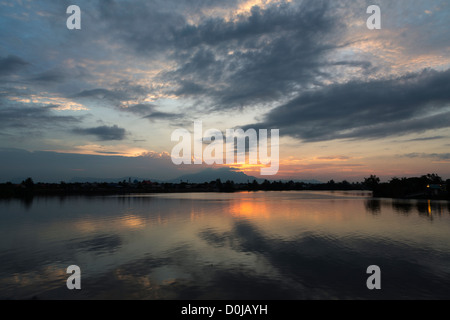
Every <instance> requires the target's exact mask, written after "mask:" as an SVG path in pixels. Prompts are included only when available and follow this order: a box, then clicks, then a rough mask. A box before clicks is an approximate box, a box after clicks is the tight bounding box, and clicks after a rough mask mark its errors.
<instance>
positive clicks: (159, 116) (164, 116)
mask: <svg viewBox="0 0 450 320" xmlns="http://www.w3.org/2000/svg"><path fill="white" fill-rule="evenodd" d="M179 117H180V115H179V114H176V113H167V112H160V111H155V112H152V113H151V114H149V115H147V116H145V117H144V118H145V119H148V120H150V121H153V120H171V119H177V118H179Z"/></svg>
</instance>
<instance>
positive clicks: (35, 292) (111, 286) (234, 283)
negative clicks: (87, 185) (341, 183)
mask: <svg viewBox="0 0 450 320" xmlns="http://www.w3.org/2000/svg"><path fill="white" fill-rule="evenodd" d="M69 265H78V266H79V267H80V268H81V286H82V290H80V291H69V290H68V289H67V288H66V279H67V277H68V276H69V275H67V274H66V268H67V267H68V266H69ZM370 265H378V266H379V267H380V268H381V273H382V274H381V277H382V278H381V282H382V289H381V290H379V291H370V290H368V289H367V287H366V280H367V277H368V276H369V275H367V274H366V270H367V267H368V266H370ZM0 298H1V299H29V298H38V299H73V298H76V299H80V298H81V299H360V298H362V299H379V298H384V299H386V298H387V299H429V298H438V299H450V203H448V202H439V201H436V202H434V201H433V202H428V201H399V200H397V201H396V200H389V199H380V200H374V199H371V198H370V197H369V195H368V194H364V193H358V192H334V193H332V192H268V193H267V192H266V193H264V192H261V193H259V192H258V193H247V192H245V193H234V194H210V193H208V194H198V193H196V194H165V195H138V196H126V197H122V196H116V197H93V198H86V197H73V198H57V197H55V198H35V199H34V200H33V201H28V202H22V201H19V200H9V201H5V200H1V201H0Z"/></svg>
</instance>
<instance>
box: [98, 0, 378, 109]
mask: <svg viewBox="0 0 450 320" xmlns="http://www.w3.org/2000/svg"><path fill="white" fill-rule="evenodd" d="M182 3H184V2H182ZM214 3H215V4H216V5H218V4H220V5H221V7H218V8H219V9H223V8H224V7H227V6H228V5H230V4H226V2H220V1H218V2H214ZM101 4H102V5H101V7H100V9H99V12H100V13H99V19H100V21H101V22H102V25H103V26H104V28H105V29H107V30H108V31H109V35H110V36H111V37H114V39H116V41H122V42H124V43H126V44H127V47H129V48H132V49H133V50H134V51H135V52H136V53H137V54H139V55H140V56H142V57H148V56H152V57H154V58H158V57H159V58H163V59H167V60H169V61H171V62H172V64H173V65H175V68H173V69H171V70H170V71H165V72H162V73H161V74H160V75H159V76H158V78H159V79H160V80H161V81H163V82H166V83H171V84H173V85H172V86H171V87H170V89H167V91H166V93H168V94H175V95H178V96H181V97H187V98H193V99H196V100H197V101H202V102H203V106H206V104H208V107H214V108H216V109H222V108H235V107H246V106H248V105H255V104H258V103H271V102H274V101H276V100H277V99H279V98H284V97H285V96H286V95H287V94H291V93H292V91H296V90H299V89H300V88H302V87H304V86H308V85H311V84H314V83H317V82H318V81H320V80H318V78H319V77H323V76H325V75H326V74H325V73H323V71H322V70H321V69H322V68H323V67H324V66H326V65H327V64H329V65H331V66H333V64H336V63H340V62H339V61H335V62H333V63H329V62H327V61H326V59H325V56H326V55H327V54H328V53H330V51H331V50H333V49H335V48H337V47H339V46H340V45H341V44H340V43H339V39H340V36H339V35H340V34H342V33H343V32H341V33H339V34H336V32H335V30H336V27H337V26H338V25H340V22H339V17H338V16H337V15H333V14H331V12H333V10H331V9H330V4H329V1H311V0H307V1H302V2H299V3H281V4H276V5H267V6H266V8H260V7H257V6H255V7H253V8H252V10H251V13H250V14H249V15H241V16H237V17H236V19H234V20H226V19H225V18H221V17H215V16H208V17H206V16H201V18H200V19H199V21H198V22H197V23H196V24H193V23H191V22H189V21H188V20H187V15H186V12H189V10H187V11H185V12H183V10H180V9H174V8H175V6H173V3H172V2H171V1H166V2H164V3H163V2H159V1H156V2H148V1H146V2H133V6H128V5H127V3H122V2H116V1H103V2H101ZM184 4H185V6H186V7H190V8H192V7H195V6H198V7H199V10H198V11H199V12H201V10H200V9H202V8H203V9H204V8H205V7H207V2H202V1H192V2H191V1H190V2H189V5H187V3H184ZM177 5H178V2H177ZM209 5H212V4H209ZM172 7H173V8H172ZM156 31H157V32H156ZM340 64H341V65H343V64H346V65H350V66H351V67H359V68H363V69H367V68H369V67H370V63H368V62H353V61H344V62H342V63H340Z"/></svg>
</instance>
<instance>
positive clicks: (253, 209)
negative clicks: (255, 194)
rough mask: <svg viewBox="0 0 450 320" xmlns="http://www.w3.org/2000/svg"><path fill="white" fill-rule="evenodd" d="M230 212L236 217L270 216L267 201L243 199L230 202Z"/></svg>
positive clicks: (266, 217)
mask: <svg viewBox="0 0 450 320" xmlns="http://www.w3.org/2000/svg"><path fill="white" fill-rule="evenodd" d="M229 210H230V213H231V215H232V216H234V217H245V218H265V219H268V218H270V210H269V206H268V204H267V203H266V202H265V201H255V200H254V199H248V200H247V199H241V200H236V201H232V202H231V203H230V209H229Z"/></svg>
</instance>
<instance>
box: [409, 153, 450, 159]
mask: <svg viewBox="0 0 450 320" xmlns="http://www.w3.org/2000/svg"><path fill="white" fill-rule="evenodd" d="M401 157H406V158H426V159H436V160H444V161H446V160H450V153H408V154H404V155H401Z"/></svg>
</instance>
